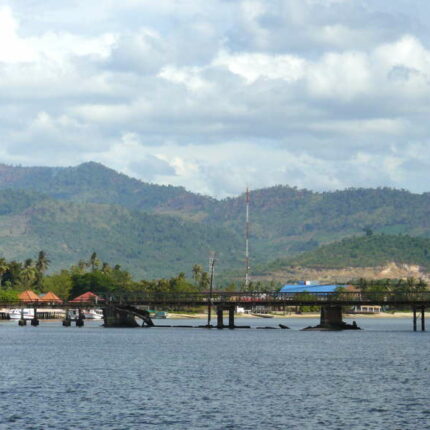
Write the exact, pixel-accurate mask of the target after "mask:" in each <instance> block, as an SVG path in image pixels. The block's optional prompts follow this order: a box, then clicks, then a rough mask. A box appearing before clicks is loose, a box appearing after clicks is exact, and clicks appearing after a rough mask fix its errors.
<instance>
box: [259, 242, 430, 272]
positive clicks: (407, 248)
mask: <svg viewBox="0 0 430 430" xmlns="http://www.w3.org/2000/svg"><path fill="white" fill-rule="evenodd" d="M390 262H394V263H397V264H414V265H419V266H422V267H423V268H425V269H427V270H429V269H430V239H426V238H417V237H410V236H406V235H387V234H373V235H370V236H362V237H352V238H347V239H342V240H341V241H338V242H334V243H330V244H328V245H323V246H320V247H319V248H317V249H315V250H312V251H308V252H304V253H302V254H301V255H298V256H295V257H289V258H280V259H277V260H275V261H274V262H273V263H270V264H268V265H267V266H263V267H261V268H260V271H262V272H271V271H276V270H282V269H285V268H286V267H291V266H301V267H308V268H317V269H340V268H346V267H377V266H383V265H385V264H387V263H390Z"/></svg>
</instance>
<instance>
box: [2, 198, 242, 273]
mask: <svg viewBox="0 0 430 430" xmlns="http://www.w3.org/2000/svg"><path fill="white" fill-rule="evenodd" d="M29 196H30V197H31V196H32V195H31V193H29V192H21V191H9V190H2V191H0V203H1V202H4V203H5V204H4V205H3V208H4V210H3V214H1V215H0V237H1V239H2V240H1V242H0V255H2V256H4V257H5V258H9V259H21V260H24V259H25V258H27V257H28V255H29V254H34V253H36V252H37V251H38V250H39V249H44V250H46V252H47V253H48V254H49V255H50V256H51V260H52V262H51V266H50V267H51V269H52V270H58V269H60V268H61V267H67V266H68V265H70V264H71V263H72V262H73V261H77V260H79V259H82V258H84V257H85V256H86V255H88V254H90V253H91V252H93V251H96V252H97V253H98V254H100V257H101V258H102V259H103V260H106V261H117V262H118V264H121V265H122V266H123V267H124V268H127V269H128V270H130V271H131V272H132V273H133V274H134V275H136V276H139V277H145V278H155V277H161V276H173V274H175V273H179V272H181V271H183V270H184V267H191V266H192V265H193V264H195V263H198V264H202V265H206V262H207V258H208V254H209V252H210V251H211V250H216V251H218V253H219V256H220V265H219V267H221V268H229V267H232V266H234V265H235V264H237V263H238V261H240V256H238V249H240V245H241V241H240V238H238V237H237V236H235V235H234V234H232V233H231V232H230V231H227V230H226V229H224V228H222V227H217V226H206V225H202V224H199V223H196V222H192V221H187V220H184V219H182V218H177V217H172V216H167V215H154V214H148V213H144V212H139V211H130V210H128V209H126V208H122V207H120V206H112V205H101V204H91V203H74V202H67V201H56V200H53V199H50V198H47V197H46V196H43V195H37V197H34V198H33V199H31V198H29Z"/></svg>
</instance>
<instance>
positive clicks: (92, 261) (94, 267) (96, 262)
mask: <svg viewBox="0 0 430 430" xmlns="http://www.w3.org/2000/svg"><path fill="white" fill-rule="evenodd" d="M90 266H91V271H92V272H95V271H96V270H97V269H98V267H99V266H100V260H99V259H98V258H97V254H96V252H93V253H92V254H91V257H90Z"/></svg>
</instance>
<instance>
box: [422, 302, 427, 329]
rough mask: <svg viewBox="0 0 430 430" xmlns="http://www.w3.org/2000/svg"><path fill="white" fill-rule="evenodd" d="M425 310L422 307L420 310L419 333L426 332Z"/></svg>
mask: <svg viewBox="0 0 430 430" xmlns="http://www.w3.org/2000/svg"><path fill="white" fill-rule="evenodd" d="M425 312H426V308H425V306H423V307H422V308H421V331H426V315H425Z"/></svg>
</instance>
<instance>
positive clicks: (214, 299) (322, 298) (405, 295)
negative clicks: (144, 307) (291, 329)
mask: <svg viewBox="0 0 430 430" xmlns="http://www.w3.org/2000/svg"><path fill="white" fill-rule="evenodd" d="M103 300H104V302H106V303H109V302H116V303H118V302H119V303H121V302H123V303H139V302H142V303H143V302H148V303H151V302H153V303H171V304H174V303H178V304H179V303H181V304H186V303H190V304H193V303H194V304H197V303H200V304H205V303H208V302H209V301H211V303H213V304H216V303H225V302H230V303H231V302H233V303H238V304H246V303H259V302H261V303H262V304H264V303H285V304H286V305H288V303H289V302H301V303H329V302H337V303H339V302H345V303H357V304H358V303H372V302H378V303H383V302H390V303H405V302H406V303H415V302H430V291H407V290H405V291H396V292H380V291H364V292H359V291H357V292H350V291H336V292H332V293H312V292H305V293H282V292H279V291H274V292H223V291H221V292H214V293H212V295H211V296H210V295H209V294H208V293H206V292H193V293H162V292H144V293H132V294H110V295H106V296H103Z"/></svg>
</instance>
